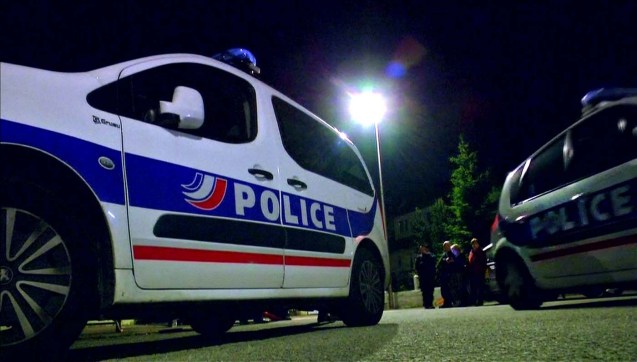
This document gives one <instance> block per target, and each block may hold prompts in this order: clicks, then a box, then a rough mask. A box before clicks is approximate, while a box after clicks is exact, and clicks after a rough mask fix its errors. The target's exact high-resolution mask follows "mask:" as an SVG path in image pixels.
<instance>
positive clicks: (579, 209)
mask: <svg viewBox="0 0 637 362" xmlns="http://www.w3.org/2000/svg"><path fill="white" fill-rule="evenodd" d="M582 104H583V106H584V108H583V117H582V119H580V120H579V121H577V122H576V123H575V124H573V125H572V126H571V127H569V128H568V129H566V130H565V131H564V132H562V133H561V134H559V135H558V136H557V137H555V138H553V140H551V141H550V142H549V143H548V144H546V145H545V146H543V147H542V148H541V149H539V150H538V151H537V152H535V153H534V154H533V155H531V157H529V158H528V159H527V160H525V161H524V162H523V163H522V164H521V165H520V166H518V167H517V168H516V169H515V170H514V171H512V172H511V173H510V174H509V175H508V176H507V178H506V181H505V183H504V186H503V189H502V194H501V197H500V202H499V210H498V215H497V216H496V219H495V222H494V225H493V227H492V238H491V242H492V250H491V253H492V254H493V255H494V256H495V263H496V266H497V275H496V277H497V282H498V285H499V289H500V290H501V291H502V293H503V294H504V295H505V297H506V298H507V299H508V301H509V303H510V304H511V306H513V308H515V309H530V308H537V307H539V306H540V305H541V304H542V302H543V301H544V300H545V299H546V298H548V297H549V296H554V295H556V292H558V291H570V290H573V291H578V292H581V291H584V293H586V290H593V289H591V288H598V287H600V286H604V287H606V286H612V285H617V286H621V285H628V286H634V285H635V284H636V281H637V90H635V89H601V90H597V91H593V92H590V93H588V94H587V95H586V96H585V97H584V98H583V99H582Z"/></svg>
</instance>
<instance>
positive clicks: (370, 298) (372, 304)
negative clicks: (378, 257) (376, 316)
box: [359, 260, 383, 313]
mask: <svg viewBox="0 0 637 362" xmlns="http://www.w3.org/2000/svg"><path fill="white" fill-rule="evenodd" d="M359 276H360V277H359V285H360V290H361V297H362V299H363V304H365V309H366V310H368V311H370V312H372V313H376V312H378V311H379V310H380V309H381V308H382V307H383V288H382V287H380V286H381V280H380V273H379V272H378V269H377V268H376V266H375V265H374V263H372V262H370V261H369V260H366V261H365V262H363V264H362V265H361V272H360V274H359Z"/></svg>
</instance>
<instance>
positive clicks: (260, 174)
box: [248, 168, 274, 180]
mask: <svg viewBox="0 0 637 362" xmlns="http://www.w3.org/2000/svg"><path fill="white" fill-rule="evenodd" d="M248 172H249V173H250V175H252V176H254V177H256V178H257V179H258V180H273V179H274V175H273V174H272V172H269V171H266V170H261V169H258V168H249V169H248Z"/></svg>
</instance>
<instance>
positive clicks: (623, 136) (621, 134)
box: [568, 105, 637, 180]
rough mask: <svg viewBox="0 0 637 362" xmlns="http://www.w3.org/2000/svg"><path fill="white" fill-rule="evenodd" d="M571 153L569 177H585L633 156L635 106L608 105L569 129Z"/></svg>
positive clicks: (636, 128)
mask: <svg viewBox="0 0 637 362" xmlns="http://www.w3.org/2000/svg"><path fill="white" fill-rule="evenodd" d="M571 139H572V142H573V155H572V158H571V159H570V160H569V162H568V174H569V178H571V179H572V180H578V179H582V178H586V177H589V176H592V175H595V174H597V173H600V172H603V171H606V170H608V169H610V168H612V167H615V166H619V165H621V164H622V163H624V162H628V161H630V160H633V159H635V158H637V107H635V106H628V105H621V106H615V107H612V108H608V109H605V110H602V111H600V112H599V113H597V114H594V115H593V116H591V117H590V118H588V119H585V120H583V121H582V122H581V123H579V124H577V125H576V126H575V127H573V129H572V130H571Z"/></svg>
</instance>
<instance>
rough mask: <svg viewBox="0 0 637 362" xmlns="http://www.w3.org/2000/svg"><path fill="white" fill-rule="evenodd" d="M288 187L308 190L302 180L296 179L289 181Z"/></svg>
mask: <svg viewBox="0 0 637 362" xmlns="http://www.w3.org/2000/svg"><path fill="white" fill-rule="evenodd" d="M288 185H290V186H292V187H294V188H295V189H296V190H299V191H300V190H305V189H307V184H306V183H305V182H303V181H301V180H297V179H294V178H289V179H288Z"/></svg>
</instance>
